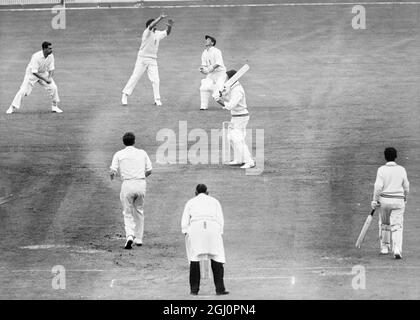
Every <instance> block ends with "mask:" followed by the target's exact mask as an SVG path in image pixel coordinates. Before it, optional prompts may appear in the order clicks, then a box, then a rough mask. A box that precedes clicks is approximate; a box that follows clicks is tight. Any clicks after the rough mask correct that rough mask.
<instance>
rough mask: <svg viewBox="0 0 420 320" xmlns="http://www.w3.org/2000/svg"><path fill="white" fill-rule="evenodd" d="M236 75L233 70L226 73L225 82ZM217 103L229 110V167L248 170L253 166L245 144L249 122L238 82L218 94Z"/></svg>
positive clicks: (242, 89)
mask: <svg viewBox="0 0 420 320" xmlns="http://www.w3.org/2000/svg"><path fill="white" fill-rule="evenodd" d="M235 73H236V71H235V70H229V71H228V72H226V74H227V77H226V80H229V79H230V78H231V77H233V75H234V74H235ZM218 94H219V97H218V98H217V100H216V101H217V102H218V103H219V104H221V105H222V106H223V109H226V110H230V113H231V117H232V119H231V120H230V121H231V123H232V127H231V128H229V130H228V139H229V141H230V142H231V143H232V145H233V157H234V159H233V161H231V162H229V165H238V164H243V165H242V166H241V168H243V169H249V168H252V167H254V166H255V162H254V160H253V159H252V156H251V153H250V152H249V149H248V146H247V145H246V142H245V137H246V126H247V124H248V121H249V113H248V107H247V105H246V98H245V91H244V88H243V87H242V85H241V84H240V83H239V81H237V82H235V83H234V84H233V85H232V87H231V88H230V90H229V88H227V90H226V91H222V92H219V93H218Z"/></svg>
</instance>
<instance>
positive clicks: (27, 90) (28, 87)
mask: <svg viewBox="0 0 420 320" xmlns="http://www.w3.org/2000/svg"><path fill="white" fill-rule="evenodd" d="M35 83H38V84H39V85H41V86H42V87H44V89H45V90H47V91H48V93H49V94H50V97H51V100H52V105H53V106H56V105H57V102H60V98H59V97H58V89H57V85H56V84H55V82H54V80H53V79H51V83H50V84H48V83H46V82H44V81H42V80H40V79H38V78H35V76H30V75H25V78H24V79H23V82H22V84H21V86H20V89H19V91H18V92H17V93H16V95H15V98H14V99H13V102H12V106H14V107H15V108H17V109H19V108H20V107H21V105H22V99H23V97H24V96H29V95H30V94H31V92H32V89H33V88H34V85H35Z"/></svg>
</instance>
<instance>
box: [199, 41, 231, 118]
mask: <svg viewBox="0 0 420 320" xmlns="http://www.w3.org/2000/svg"><path fill="white" fill-rule="evenodd" d="M204 38H205V41H206V42H205V45H206V48H205V49H204V51H203V53H202V55H201V66H200V69H199V70H200V72H201V73H202V74H205V75H206V78H205V79H202V80H201V86H200V100H201V106H200V110H207V109H208V107H209V99H210V96H213V98H214V99H217V97H218V95H219V90H221V88H222V87H223V83H224V82H225V78H226V73H225V72H226V67H225V65H224V63H223V57H222V51H220V50H219V49H217V48H216V47H215V45H216V39H215V38H213V37H212V36H209V35H206V36H205V37H204Z"/></svg>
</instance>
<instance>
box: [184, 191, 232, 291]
mask: <svg viewBox="0 0 420 320" xmlns="http://www.w3.org/2000/svg"><path fill="white" fill-rule="evenodd" d="M208 194H209V193H208V191H207V187H206V185H205V184H199V185H197V187H196V190H195V195H196V196H195V197H194V198H192V199H191V200H189V201H188V202H187V204H186V205H185V208H184V213H183V214H182V221H181V227H182V233H184V234H185V245H186V249H187V256H188V261H190V288H191V294H192V295H197V294H198V291H199V289H200V260H201V259H203V258H204V256H207V257H210V259H211V269H212V271H213V279H214V285H215V287H216V294H217V295H224V294H228V293H229V292H228V291H226V289H225V285H224V282H223V274H224V268H223V264H224V263H225V262H226V261H225V249H224V246H223V239H222V235H223V227H224V219H223V212H222V206H221V205H220V202H219V201H218V200H217V199H215V198H213V197H210V196H209V195H208Z"/></svg>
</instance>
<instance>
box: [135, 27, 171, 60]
mask: <svg viewBox="0 0 420 320" xmlns="http://www.w3.org/2000/svg"><path fill="white" fill-rule="evenodd" d="M167 35H168V33H167V32H166V30H164V31H159V30H156V31H155V32H153V30H149V28H146V30H144V31H143V36H142V38H141V45H140V49H139V53H138V56H139V57H141V58H155V59H157V53H158V49H159V42H160V40H162V39H163V38H165V37H166V36H167Z"/></svg>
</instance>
